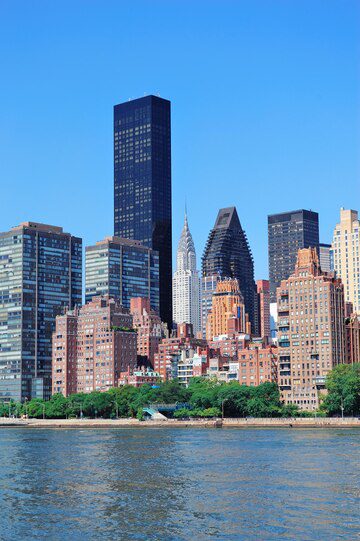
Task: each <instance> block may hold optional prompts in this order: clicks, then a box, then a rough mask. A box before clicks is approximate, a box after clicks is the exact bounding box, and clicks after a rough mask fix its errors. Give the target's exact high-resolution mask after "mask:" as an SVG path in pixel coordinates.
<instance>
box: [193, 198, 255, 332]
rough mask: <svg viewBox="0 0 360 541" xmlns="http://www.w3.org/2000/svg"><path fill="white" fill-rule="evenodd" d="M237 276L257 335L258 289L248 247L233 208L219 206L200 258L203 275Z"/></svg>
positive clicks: (252, 326) (252, 327)
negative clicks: (219, 208) (220, 207)
mask: <svg viewBox="0 0 360 541" xmlns="http://www.w3.org/2000/svg"><path fill="white" fill-rule="evenodd" d="M217 274H220V276H221V278H222V279H224V278H236V279H237V280H238V282H239V286H240V291H241V293H242V295H243V297H244V302H245V310H246V313H247V314H248V316H249V320H250V323H251V332H252V333H253V334H254V335H255V336H257V335H258V334H259V317H258V303H257V290H256V284H255V281H254V262H253V257H252V253H251V250H250V246H249V243H248V240H247V237H246V234H245V232H244V231H243V229H242V227H241V224H240V220H239V217H238V214H237V212H236V208H235V207H229V208H224V209H221V210H220V211H219V213H218V216H217V219H216V222H215V226H214V228H213V229H212V230H211V231H210V234H209V237H208V240H207V243H206V246H205V250H204V255H203V258H202V275H203V277H206V276H216V275H217Z"/></svg>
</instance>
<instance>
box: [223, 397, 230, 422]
mask: <svg viewBox="0 0 360 541" xmlns="http://www.w3.org/2000/svg"><path fill="white" fill-rule="evenodd" d="M228 401H229V399H228V398H224V400H223V401H222V402H221V418H222V419H223V420H224V404H225V402H228Z"/></svg>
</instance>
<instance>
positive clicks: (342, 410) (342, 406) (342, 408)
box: [340, 398, 344, 420]
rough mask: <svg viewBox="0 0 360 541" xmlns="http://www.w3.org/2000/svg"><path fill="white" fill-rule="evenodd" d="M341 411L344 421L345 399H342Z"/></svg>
mask: <svg viewBox="0 0 360 541" xmlns="http://www.w3.org/2000/svg"><path fill="white" fill-rule="evenodd" d="M340 409H341V418H342V420H344V399H343V398H341V406H340Z"/></svg>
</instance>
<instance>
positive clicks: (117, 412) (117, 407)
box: [115, 398, 119, 419]
mask: <svg viewBox="0 0 360 541" xmlns="http://www.w3.org/2000/svg"><path fill="white" fill-rule="evenodd" d="M115 409H116V418H117V419H118V418H119V404H118V403H117V400H116V398H115Z"/></svg>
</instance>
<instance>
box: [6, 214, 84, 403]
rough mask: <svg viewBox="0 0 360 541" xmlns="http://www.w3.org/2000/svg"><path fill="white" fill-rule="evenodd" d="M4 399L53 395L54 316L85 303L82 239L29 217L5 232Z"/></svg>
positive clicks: (17, 399) (19, 399) (21, 399)
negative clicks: (83, 301)
mask: <svg viewBox="0 0 360 541" xmlns="http://www.w3.org/2000/svg"><path fill="white" fill-rule="evenodd" d="M0 262H1V265H0V295H1V300H0V400H4V401H8V400H16V401H23V400H25V398H26V399H31V398H45V399H46V398H49V397H50V394H51V356H52V353H51V340H52V333H53V330H54V328H55V317H56V316H57V315H58V314H61V313H62V312H63V311H64V309H65V308H72V307H74V306H75V305H76V304H81V288H82V240H81V239H80V238H77V237H74V236H72V235H70V234H69V233H64V232H63V230H62V228H61V227H55V226H52V225H46V224H39V223H35V222H24V223H22V224H20V225H19V226H17V227H14V228H12V229H11V230H10V231H8V232H5V233H0Z"/></svg>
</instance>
